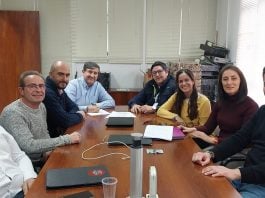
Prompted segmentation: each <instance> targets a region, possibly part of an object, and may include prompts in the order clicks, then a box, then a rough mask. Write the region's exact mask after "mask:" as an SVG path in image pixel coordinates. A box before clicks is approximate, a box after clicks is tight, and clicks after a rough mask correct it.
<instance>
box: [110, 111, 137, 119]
mask: <svg viewBox="0 0 265 198" xmlns="http://www.w3.org/2000/svg"><path fill="white" fill-rule="evenodd" d="M109 117H133V118H135V117H136V116H135V115H134V114H133V113H131V112H118V111H112V112H111V114H109V115H108V116H107V117H106V118H109Z"/></svg>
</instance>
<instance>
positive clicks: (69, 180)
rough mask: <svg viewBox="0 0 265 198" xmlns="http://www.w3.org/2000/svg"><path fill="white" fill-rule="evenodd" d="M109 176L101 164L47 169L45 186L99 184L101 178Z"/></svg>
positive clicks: (53, 187)
mask: <svg viewBox="0 0 265 198" xmlns="http://www.w3.org/2000/svg"><path fill="white" fill-rule="evenodd" d="M109 176H110V175H109V172H108V169H107V168H106V167H105V166H103V165H97V166H90V167H76V168H60V169H49V170H48V171H47V173H46V188H47V189H57V188H66V187H76V186H90V185H101V180H102V179H103V178H104V177H109Z"/></svg>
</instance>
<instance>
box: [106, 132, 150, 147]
mask: <svg viewBox="0 0 265 198" xmlns="http://www.w3.org/2000/svg"><path fill="white" fill-rule="evenodd" d="M121 142H123V143H124V144H127V145H131V144H132V143H133V137H132V136H131V135H120V134H119V135H118V134H113V135H109V139H108V145H110V146H115V145H122V143H121ZM142 145H146V146H150V145H152V139H151V138H143V139H142Z"/></svg>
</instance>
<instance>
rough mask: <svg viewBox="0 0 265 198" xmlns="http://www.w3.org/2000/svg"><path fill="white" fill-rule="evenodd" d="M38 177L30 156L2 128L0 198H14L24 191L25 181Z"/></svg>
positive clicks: (0, 132)
mask: <svg viewBox="0 0 265 198" xmlns="http://www.w3.org/2000/svg"><path fill="white" fill-rule="evenodd" d="M36 177H37V174H36V173H35V172H34V169H33V166H32V163H31V161H30V159H29V158H28V156H27V155H26V154H25V153H24V152H23V151H21V150H20V148H19V146H18V144H17V142H16V141H15V139H14V138H13V136H11V135H10V134H9V133H8V132H6V130H5V129H4V128H3V127H1V126H0V197H2V198H10V197H14V196H15V195H16V194H17V193H18V192H20V191H21V190H22V185H23V182H24V181H25V180H27V179H29V178H36Z"/></svg>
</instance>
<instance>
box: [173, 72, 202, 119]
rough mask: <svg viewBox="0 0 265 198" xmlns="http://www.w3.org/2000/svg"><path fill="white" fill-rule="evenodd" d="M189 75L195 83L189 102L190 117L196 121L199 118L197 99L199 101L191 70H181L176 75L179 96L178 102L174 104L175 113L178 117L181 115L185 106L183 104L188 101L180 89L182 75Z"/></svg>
mask: <svg viewBox="0 0 265 198" xmlns="http://www.w3.org/2000/svg"><path fill="white" fill-rule="evenodd" d="M183 73H185V74H187V75H188V76H189V77H190V79H191V80H192V81H193V82H194V84H193V87H192V93H191V96H190V100H189V106H188V116H189V118H190V119H191V120H194V119H195V118H197V117H198V104H197V99H198V92H197V89H196V86H195V79H194V75H193V73H192V71H191V70H189V69H180V70H179V71H178V72H177V73H176V83H177V85H178V86H177V96H176V102H175V104H174V107H175V111H176V113H177V114H178V115H181V109H182V106H183V102H184V100H185V99H186V96H185V94H184V93H183V91H181V89H180V88H179V83H178V81H179V76H180V74H183Z"/></svg>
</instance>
